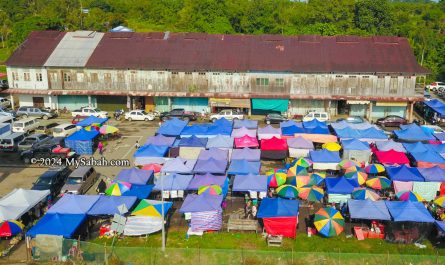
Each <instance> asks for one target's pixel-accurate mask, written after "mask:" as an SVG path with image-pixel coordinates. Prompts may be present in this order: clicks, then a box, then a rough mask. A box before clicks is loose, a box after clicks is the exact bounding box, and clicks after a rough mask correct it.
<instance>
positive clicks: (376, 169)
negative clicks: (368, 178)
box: [365, 164, 385, 174]
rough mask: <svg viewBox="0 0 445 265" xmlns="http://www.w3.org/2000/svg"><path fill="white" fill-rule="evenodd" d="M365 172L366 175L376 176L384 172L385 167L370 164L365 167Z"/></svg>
mask: <svg viewBox="0 0 445 265" xmlns="http://www.w3.org/2000/svg"><path fill="white" fill-rule="evenodd" d="M365 172H366V173H368V174H369V173H370V174H378V173H382V172H385V167H384V166H383V165H381V164H371V165H368V166H366V167H365Z"/></svg>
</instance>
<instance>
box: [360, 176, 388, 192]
mask: <svg viewBox="0 0 445 265" xmlns="http://www.w3.org/2000/svg"><path fill="white" fill-rule="evenodd" d="M366 186H368V187H370V188H373V189H375V190H384V189H388V188H390V187H391V180H389V179H388V178H386V177H382V176H377V177H374V178H370V179H368V180H367V181H366Z"/></svg>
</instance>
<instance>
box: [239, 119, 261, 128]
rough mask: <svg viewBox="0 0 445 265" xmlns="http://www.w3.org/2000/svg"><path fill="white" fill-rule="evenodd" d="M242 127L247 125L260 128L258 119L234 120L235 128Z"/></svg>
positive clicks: (247, 126)
mask: <svg viewBox="0 0 445 265" xmlns="http://www.w3.org/2000/svg"><path fill="white" fill-rule="evenodd" d="M241 127H245V128H247V129H256V128H258V121H253V120H247V119H244V120H235V121H234V122H233V128H234V129H239V128H241Z"/></svg>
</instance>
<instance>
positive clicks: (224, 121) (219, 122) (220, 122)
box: [213, 117, 233, 128]
mask: <svg viewBox="0 0 445 265" xmlns="http://www.w3.org/2000/svg"><path fill="white" fill-rule="evenodd" d="M213 125H215V126H218V127H230V128H232V126H233V122H232V121H229V120H228V119H226V118H224V117H222V118H220V119H217V120H216V121H214V122H213Z"/></svg>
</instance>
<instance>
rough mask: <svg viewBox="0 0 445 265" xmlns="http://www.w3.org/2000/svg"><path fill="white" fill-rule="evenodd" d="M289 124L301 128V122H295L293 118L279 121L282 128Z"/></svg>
mask: <svg viewBox="0 0 445 265" xmlns="http://www.w3.org/2000/svg"><path fill="white" fill-rule="evenodd" d="M289 126H296V127H300V128H303V123H301V122H296V121H294V120H288V121H282V122H280V128H281V129H283V128H285V127H289Z"/></svg>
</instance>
